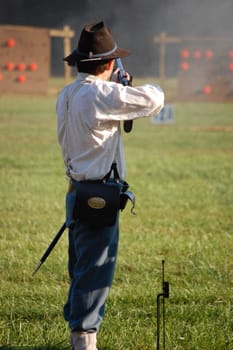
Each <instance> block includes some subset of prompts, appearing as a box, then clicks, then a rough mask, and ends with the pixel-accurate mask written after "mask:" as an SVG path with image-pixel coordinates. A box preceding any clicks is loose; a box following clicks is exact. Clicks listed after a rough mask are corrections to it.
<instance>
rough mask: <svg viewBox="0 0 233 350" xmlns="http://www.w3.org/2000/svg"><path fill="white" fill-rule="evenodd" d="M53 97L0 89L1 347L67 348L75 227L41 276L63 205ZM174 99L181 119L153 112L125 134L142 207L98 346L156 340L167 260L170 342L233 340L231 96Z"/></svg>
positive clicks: (131, 348)
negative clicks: (220, 100)
mask: <svg viewBox="0 0 233 350" xmlns="http://www.w3.org/2000/svg"><path fill="white" fill-rule="evenodd" d="M55 100H56V96H47V97H39V96H8V97H6V96H5V97H0V128H1V130H0V132H1V136H0V149H1V158H0V178H1V185H0V186H1V202H0V210H1V216H0V273H1V282H0V299H1V300H0V303H1V308H0V346H1V349H11V350H16V349H36V350H39V349H44V350H45V349H50V350H51V349H57V350H58V349H68V348H69V341H68V338H69V330H68V328H67V325H66V324H65V322H64V320H63V317H62V307H63V304H64V302H65V299H66V294H67V289H68V284H69V281H68V274H67V233H64V235H63V236H62V238H61V240H60V241H59V243H58V245H57V246H56V248H55V249H54V251H53V252H52V254H51V255H50V257H49V258H48V260H47V261H46V263H45V264H44V265H43V266H42V267H41V269H40V270H39V272H38V273H37V274H36V275H35V276H34V277H32V272H33V270H34V268H35V266H36V264H37V262H38V260H39V258H40V257H41V255H42V254H43V252H44V250H45V249H46V248H47V246H48V244H49V243H50V241H51V239H52V238H53V237H54V235H55V233H56V232H57V230H58V229H59V227H60V226H61V225H62V223H63V221H64V216H65V213H64V196H65V192H66V188H67V180H66V177H65V174H64V166H63V162H62V159H61V152H60V149H59V146H58V144H57V139H56V116H55ZM174 109H175V122H174V124H172V125H155V124H152V123H151V122H150V121H149V120H148V119H143V120H140V121H137V122H135V124H134V130H133V132H132V133H131V134H125V135H124V142H125V152H126V159H127V181H128V182H129V183H130V185H131V190H133V191H134V192H135V194H136V197H137V205H136V213H137V215H136V216H133V215H131V214H130V207H128V208H127V209H126V210H125V211H124V212H123V213H122V214H121V238H120V248H119V256H118V264H117V270H116V274H115V280H114V285H113V288H112V290H111V293H110V297H109V300H108V303H107V308H106V316H105V319H104V321H103V324H102V327H101V331H100V334H99V343H98V346H99V349H100V350H152V349H154V348H156V296H157V294H158V293H160V292H161V261H162V260H163V259H164V260H165V279H166V280H168V281H169V282H170V288H171V290H170V298H169V299H166V349H167V350H181V349H187V350H204V349H205V350H230V349H232V348H233V335H232V334H233V333H232V330H233V323H232V291H233V284H232V281H233V262H232V261H233V260H232V256H233V254H232V253H233V105H232V104H204V103H203V104H194V103H185V104H182V103H178V102H177V103H175V104H174Z"/></svg>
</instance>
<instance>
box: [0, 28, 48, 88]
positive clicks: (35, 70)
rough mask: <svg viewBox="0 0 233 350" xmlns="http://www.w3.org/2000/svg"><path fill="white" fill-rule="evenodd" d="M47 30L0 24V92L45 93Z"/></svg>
mask: <svg viewBox="0 0 233 350" xmlns="http://www.w3.org/2000/svg"><path fill="white" fill-rule="evenodd" d="M49 75H50V36H49V30H48V29H42V28H31V27H21V26H20V27H18V26H0V92H2V93H7V92H16V93H19V92H24V93H47V91H48V79H49Z"/></svg>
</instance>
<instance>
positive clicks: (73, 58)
mask: <svg viewBox="0 0 233 350" xmlns="http://www.w3.org/2000/svg"><path fill="white" fill-rule="evenodd" d="M130 54H131V51H129V50H127V49H122V48H120V47H118V48H117V49H116V50H115V51H114V52H113V53H111V54H110V55H106V56H103V55H102V56H100V57H98V56H97V57H83V55H78V54H77V53H76V52H75V51H73V52H72V53H71V54H70V55H68V56H66V57H65V58H63V60H64V61H66V62H68V63H69V64H71V65H73V64H74V62H91V61H106V60H111V59H112V60H114V59H116V58H123V57H128V56H129V55H130Z"/></svg>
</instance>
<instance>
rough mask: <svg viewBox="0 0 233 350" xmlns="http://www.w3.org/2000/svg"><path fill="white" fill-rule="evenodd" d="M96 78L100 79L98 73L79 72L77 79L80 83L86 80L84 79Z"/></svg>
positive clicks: (91, 79)
mask: <svg viewBox="0 0 233 350" xmlns="http://www.w3.org/2000/svg"><path fill="white" fill-rule="evenodd" d="M94 80H99V78H98V77H97V76H96V75H93V74H89V73H78V76H77V81H78V82H79V83H81V82H84V81H86V82H92V81H94Z"/></svg>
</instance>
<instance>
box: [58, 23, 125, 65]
mask: <svg viewBox="0 0 233 350" xmlns="http://www.w3.org/2000/svg"><path fill="white" fill-rule="evenodd" d="M129 55H130V51H129V50H126V49H122V48H119V47H117V44H116V42H115V40H114V38H113V36H112V34H111V32H110V30H109V29H108V28H107V27H106V25H105V24H104V22H98V23H94V24H88V25H86V26H85V27H84V29H83V30H82V32H81V35H80V39H79V43H78V47H77V48H76V49H75V50H74V51H73V52H72V53H71V54H70V55H69V56H67V57H65V58H64V61H66V62H68V64H69V65H70V66H74V65H75V64H76V62H77V61H80V62H87V61H88V62H89V61H100V60H111V59H115V58H121V57H127V56H129Z"/></svg>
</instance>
